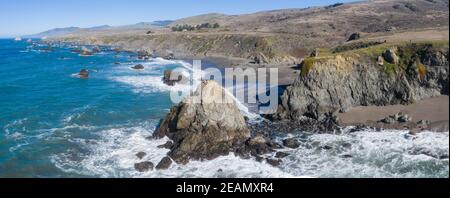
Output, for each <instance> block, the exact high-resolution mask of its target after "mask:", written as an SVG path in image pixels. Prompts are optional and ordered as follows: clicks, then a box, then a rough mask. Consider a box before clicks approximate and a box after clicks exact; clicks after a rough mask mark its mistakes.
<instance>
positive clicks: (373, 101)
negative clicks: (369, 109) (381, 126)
mask: <svg viewBox="0 0 450 198" xmlns="http://www.w3.org/2000/svg"><path fill="white" fill-rule="evenodd" d="M389 49H390V50H392V51H394V52H395V53H396V54H395V56H398V62H397V63H396V64H394V63H390V62H388V61H386V60H384V58H382V57H377V58H375V57H369V56H367V54H364V53H358V52H350V53H344V54H341V55H334V56H333V57H322V58H320V57H318V58H307V59H305V61H304V62H303V64H302V68H301V69H302V72H301V74H300V76H299V77H298V78H297V79H296V81H295V83H294V84H293V85H291V86H289V87H288V88H287V90H286V91H285V93H284V94H283V95H282V97H281V101H282V104H281V105H280V106H279V108H278V111H277V114H276V116H275V117H276V118H277V119H291V120H296V119H300V118H302V117H304V116H307V117H310V118H314V119H318V120H320V119H323V118H324V117H326V115H329V114H331V113H336V112H339V111H340V112H346V111H348V110H349V109H350V108H352V107H354V106H368V105H377V106H380V105H392V104H411V103H414V102H415V101H417V100H421V99H424V98H429V97H433V96H438V95H441V94H446V95H448V83H449V82H448V70H449V64H448V44H447V45H446V46H444V47H442V46H440V47H436V46H433V45H432V44H408V45H404V46H390V47H389ZM380 56H381V54H380ZM377 60H378V63H377ZM380 61H381V62H380Z"/></svg>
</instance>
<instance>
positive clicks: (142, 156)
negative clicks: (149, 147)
mask: <svg viewBox="0 0 450 198" xmlns="http://www.w3.org/2000/svg"><path fill="white" fill-rule="evenodd" d="M146 155H147V153H145V152H139V153H137V154H136V157H138V158H139V159H142V158H144V157H145V156H146Z"/></svg>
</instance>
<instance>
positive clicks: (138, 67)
mask: <svg viewBox="0 0 450 198" xmlns="http://www.w3.org/2000/svg"><path fill="white" fill-rule="evenodd" d="M131 68H132V69H135V70H143V69H145V67H144V65H142V64H137V65H135V66H133V67H131Z"/></svg>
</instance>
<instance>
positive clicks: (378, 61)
mask: <svg viewBox="0 0 450 198" xmlns="http://www.w3.org/2000/svg"><path fill="white" fill-rule="evenodd" d="M377 65H379V66H383V65H384V59H383V57H382V56H378V58H377Z"/></svg>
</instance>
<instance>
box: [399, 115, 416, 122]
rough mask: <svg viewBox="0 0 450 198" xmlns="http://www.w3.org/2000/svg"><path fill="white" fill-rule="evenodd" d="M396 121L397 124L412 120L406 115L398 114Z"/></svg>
mask: <svg viewBox="0 0 450 198" xmlns="http://www.w3.org/2000/svg"><path fill="white" fill-rule="evenodd" d="M397 117H398V118H397V121H398V122H411V121H412V118H411V117H410V116H409V115H408V114H404V113H399V114H397Z"/></svg>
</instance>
